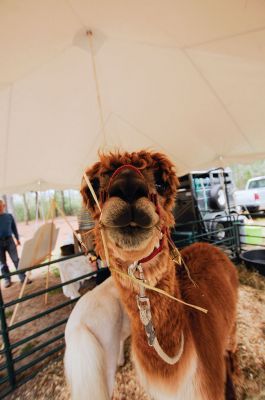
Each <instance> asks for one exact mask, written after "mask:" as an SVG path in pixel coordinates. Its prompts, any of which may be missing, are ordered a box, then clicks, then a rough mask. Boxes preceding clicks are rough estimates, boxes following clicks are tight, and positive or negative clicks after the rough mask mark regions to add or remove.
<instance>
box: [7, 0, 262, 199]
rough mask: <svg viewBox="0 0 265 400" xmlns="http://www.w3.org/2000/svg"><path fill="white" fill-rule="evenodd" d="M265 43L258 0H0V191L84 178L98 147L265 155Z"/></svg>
mask: <svg viewBox="0 0 265 400" xmlns="http://www.w3.org/2000/svg"><path fill="white" fill-rule="evenodd" d="M89 29H91V30H92V31H93V49H94V58H93V57H92V53H91V48H90V47H89V42H88V38H87V36H86V34H85V32H86V31H87V30H89ZM264 43H265V2H264V1H261V0H252V1H246V0H233V1H230V0H223V1H219V0H212V1H202V2H201V1H200V2H198V1H197V0H190V1H185V0H175V1H172V0H163V1H162V0H157V1H149V0H146V1H143V0H141V1H140V0H137V1H131V0H114V1H108V0H93V1H92V0H58V1H56V2H55V1H53V0H45V1H44V0H43V1H42V0H40V1H37V2H36V1H35V0H25V1H23V3H21V1H20V0H2V1H1V3H0V55H1V62H0V141H1V146H0V192H1V193H14V192H23V191H26V190H46V189H49V188H55V189H63V188H78V187H79V186H80V181H81V176H82V173H83V170H84V168H85V167H86V166H87V165H89V164H91V163H93V162H94V161H95V160H96V159H97V154H98V150H99V149H101V150H109V149H122V150H124V149H125V150H127V149H128V150H139V149H142V148H149V149H153V150H159V151H163V152H166V153H167V154H168V155H169V156H170V157H171V158H172V160H173V161H174V162H175V164H176V166H177V169H178V173H179V174H182V173H185V172H187V171H190V170H194V169H196V170H198V169H202V168H208V167H209V168H210V167H217V166H226V165H228V164H231V163H234V162H249V161H252V160H255V159H258V158H265V112H264V110H265V50H264V49H265V47H264ZM93 60H94V62H95V65H96V73H97V81H96V80H95V73H94V70H93ZM96 84H97V85H98V90H97V85H96ZM98 94H99V96H100V103H101V106H99V103H98ZM102 121H103V125H104V128H103V127H102Z"/></svg>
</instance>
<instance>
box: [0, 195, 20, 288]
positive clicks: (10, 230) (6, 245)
mask: <svg viewBox="0 0 265 400" xmlns="http://www.w3.org/2000/svg"><path fill="white" fill-rule="evenodd" d="M5 206H6V205H5V203H4V201H3V200H0V269H1V274H2V275H3V276H4V287H6V288H7V287H9V286H11V278H10V276H9V275H7V274H9V272H10V271H9V268H8V265H7V263H6V253H8V254H9V256H10V258H11V260H12V261H13V263H14V265H15V267H16V269H18V263H19V258H18V254H17V247H16V246H19V245H20V241H19V235H18V231H17V226H16V223H15V220H14V217H13V215H12V214H9V213H6V212H5ZM12 235H14V236H15V239H16V243H15V241H14V239H13V236H12ZM18 277H19V279H20V282H21V283H22V282H24V279H25V274H24V273H20V274H18Z"/></svg>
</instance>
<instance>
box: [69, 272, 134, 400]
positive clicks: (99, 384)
mask: <svg viewBox="0 0 265 400" xmlns="http://www.w3.org/2000/svg"><path fill="white" fill-rule="evenodd" d="M129 335H130V323H129V320H128V317H127V315H126V313H125V312H124V309H123V307H122V305H121V303H120V300H119V296H118V292H117V289H116V288H115V286H114V285H113V280H112V278H111V277H110V278H108V279H107V280H106V281H104V282H103V283H102V284H100V285H99V286H97V287H96V288H95V289H93V290H92V291H89V292H87V293H86V294H85V295H84V296H83V297H81V299H80V300H79V301H78V302H77V304H76V305H75V307H74V309H73V311H72V313H71V315H70V317H69V319H68V321H67V325H66V330H65V342H66V350H65V356H64V367H65V375H66V379H67V382H68V385H69V388H70V392H71V399H72V400H90V399H91V400H92V399H98V400H108V399H110V397H111V394H112V392H113V387H114V380H115V373H116V368H117V365H118V366H121V365H123V364H124V341H125V339H126V338H127V337H128V336H129Z"/></svg>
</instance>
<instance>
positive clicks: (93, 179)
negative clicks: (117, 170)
mask: <svg viewBox="0 0 265 400" xmlns="http://www.w3.org/2000/svg"><path fill="white" fill-rule="evenodd" d="M99 169H100V163H96V164H95V165H94V166H93V167H92V168H91V169H88V170H87V171H86V172H85V174H86V176H87V178H88V179H89V181H90V183H91V185H92V187H93V189H94V192H95V194H96V197H97V198H98V199H99V192H100V180H99V175H98V172H99ZM80 193H81V195H82V197H83V203H84V206H85V207H86V208H88V209H90V211H92V212H95V211H96V207H97V206H96V202H95V200H94V197H93V195H92V193H91V191H90V189H89V187H88V185H87V182H86V180H85V178H84V177H83V179H82V186H81V190H80Z"/></svg>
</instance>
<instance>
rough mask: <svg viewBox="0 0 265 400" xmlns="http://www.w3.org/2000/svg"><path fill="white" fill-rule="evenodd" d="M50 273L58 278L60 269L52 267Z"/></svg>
mask: <svg viewBox="0 0 265 400" xmlns="http://www.w3.org/2000/svg"><path fill="white" fill-rule="evenodd" d="M52 274H53V276H54V277H55V278H60V271H59V268H57V267H55V268H53V269H52Z"/></svg>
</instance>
